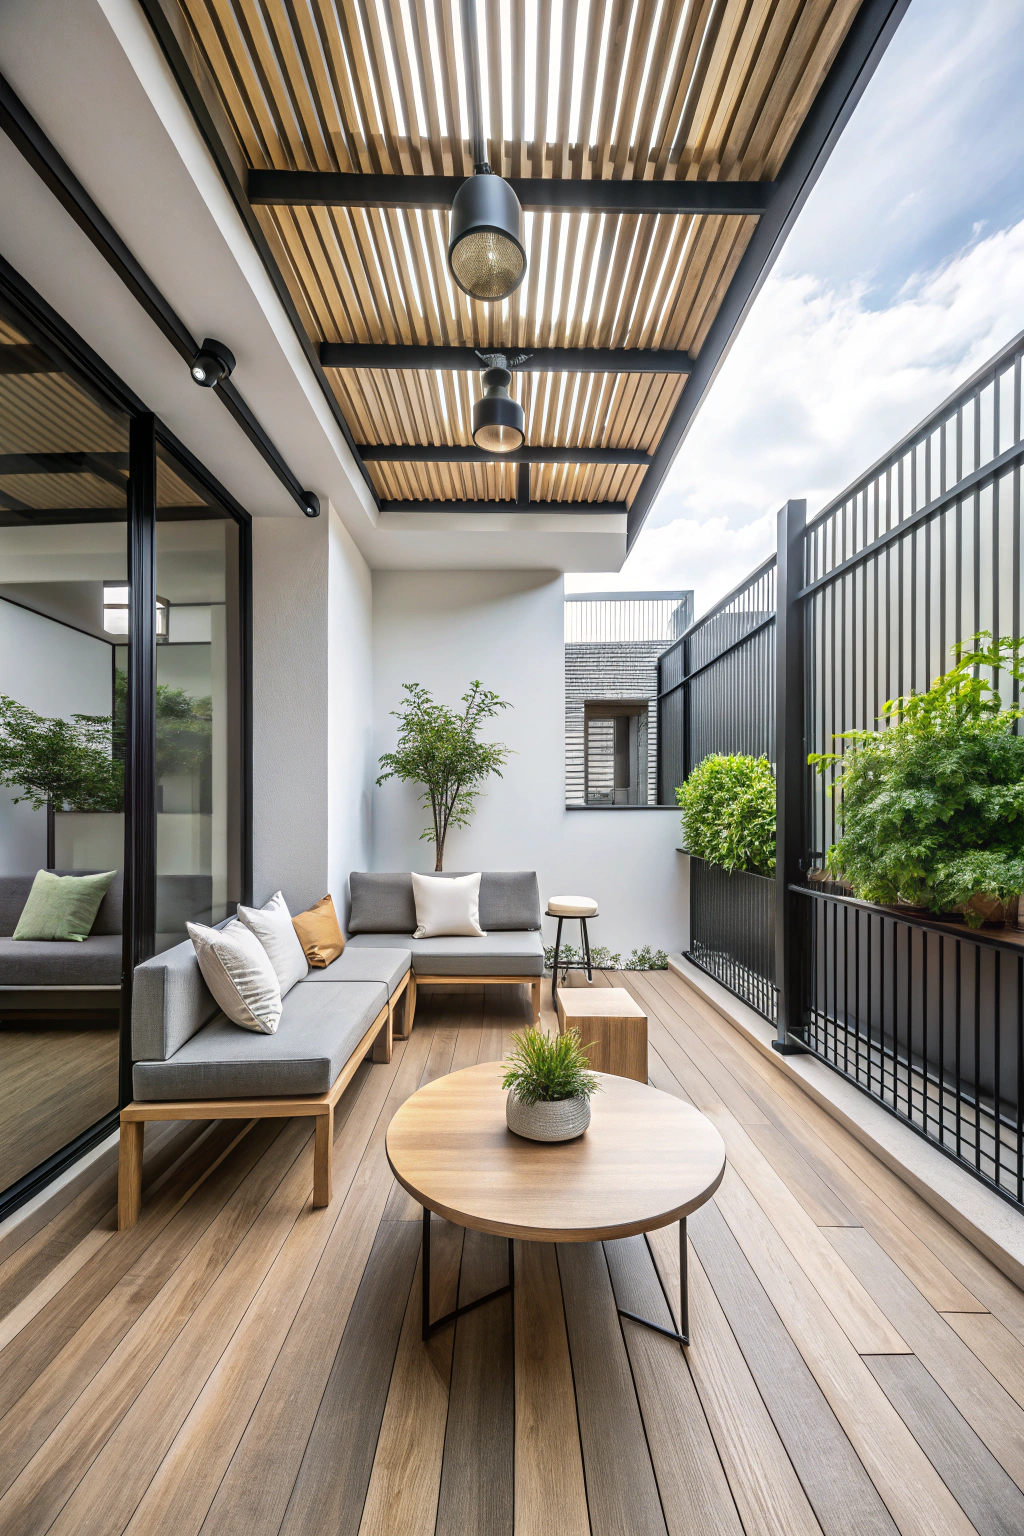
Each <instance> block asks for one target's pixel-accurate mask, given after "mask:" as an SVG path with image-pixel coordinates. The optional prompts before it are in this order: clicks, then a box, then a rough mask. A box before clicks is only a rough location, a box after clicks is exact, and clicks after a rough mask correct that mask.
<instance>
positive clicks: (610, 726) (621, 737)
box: [565, 592, 693, 806]
mask: <svg viewBox="0 0 1024 1536" xmlns="http://www.w3.org/2000/svg"><path fill="white" fill-rule="evenodd" d="M692 619H693V593H692V592H581V593H576V594H573V595H570V596H567V597H566V599H565V799H566V804H567V805H591V806H600V805H656V804H657V802H658V657H659V656H660V655H661V653H662V651H664V650H665V648H666V646H668V645H671V643H672V642H673V641H674V640H677V639H678V638H679V636H680V635H681V634H682V633H683V631H684V630H685V629H686V628H687V627H688V625H689V624H690V623H691V621H692Z"/></svg>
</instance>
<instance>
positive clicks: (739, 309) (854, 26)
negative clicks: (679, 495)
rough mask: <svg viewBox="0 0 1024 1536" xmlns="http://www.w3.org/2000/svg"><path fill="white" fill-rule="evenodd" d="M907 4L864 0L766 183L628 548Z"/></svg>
mask: <svg viewBox="0 0 1024 1536" xmlns="http://www.w3.org/2000/svg"><path fill="white" fill-rule="evenodd" d="M909 4H910V0H863V3H862V5H861V7H860V10H859V11H858V12H857V14H856V16H855V17H854V19H853V21H852V22H851V24H850V29H849V31H848V32H847V34H846V37H845V38H844V39H843V42H842V45H841V46H840V48H839V51H838V53H837V54H836V57H835V59H834V61H833V63H832V67H831V69H830V70H829V72H828V74H827V75H826V77H825V80H824V81H823V83H822V86H821V89H820V90H819V91H818V94H817V95H816V96H815V98H814V100H813V102H812V103H811V106H810V108H809V110H808V113H807V116H806V117H805V118H804V121H803V123H802V125H801V127H800V130H799V132H798V133H797V136H796V138H795V139H794V141H793V146H792V148H791V149H790V151H789V154H788V155H787V156H786V159H785V161H784V162H783V165H782V169H781V170H780V172H779V175H778V177H777V179H776V180H775V181H774V182H772V183H770V184H768V185H769V190H770V194H771V195H770V198H769V200H768V204H767V207H766V208H765V210H764V212H763V214H762V215H761V217H760V219H758V222H757V226H756V228H755V229H754V233H753V235H752V236H751V238H750V243H749V244H748V246H747V248H746V250H745V251H744V253H743V256H742V258H741V260H740V263H739V266H738V267H737V268H736V272H735V275H734V276H733V279H732V282H731V283H730V284H729V287H728V288H727V289H726V292H725V297H724V298H723V300H722V303H721V304H720V305H719V308H718V313H717V314H716V316H715V318H714V320H713V321H712V323H711V326H710V329H709V330H708V334H707V336H706V337H705V339H704V344H703V346H702V347H701V349H700V353H699V355H698V356H697V357H696V358H695V359H694V365H693V371H692V372H691V374H690V377H689V379H688V380H687V384H686V388H685V389H684V390H683V392H682V394H681V395H680V397H679V400H678V401H677V403H676V406H675V409H674V410H673V412H672V415H671V416H670V417H669V420H668V424H667V425H666V427H665V431H664V432H663V433H662V437H661V441H660V442H659V443H658V446H657V448H656V449H655V451H654V453H653V455H652V462H651V467H650V469H649V470H648V471H647V473H646V475H645V476H644V479H643V484H642V485H641V487H640V489H639V490H638V491H637V494H636V495H635V496H634V498H633V501H632V503H631V505H630V509H629V533H628V535H627V540H626V543H627V547H631V546H632V544H633V542H634V540H635V539H636V536H637V534H638V533H639V532H640V529H641V528H642V527H643V524H644V521H645V519H646V517H647V514H648V512H649V511H650V510H651V506H652V504H653V502H654V499H655V497H656V496H657V494H658V492H659V490H660V489H661V487H662V484H663V482H664V480H665V476H666V475H667V474H668V471H669V468H670V466H671V464H672V461H673V459H674V458H675V456H676V454H677V453H678V451H679V449H680V447H681V445H682V443H683V441H684V439H685V437H686V434H687V432H688V431H689V429H690V426H691V424H692V422H693V419H694V417H695V416H696V414H697V411H698V410H699V409H700V406H701V404H702V403H703V401H704V398H705V396H706V395H707V392H708V390H709V389H710V388H711V385H712V384H713V383H714V381H715V378H716V376H717V374H718V370H719V369H720V368H721V366H722V364H723V363H724V361H725V359H726V357H727V356H728V354H729V349H730V347H731V346H732V344H733V342H734V341H735V339H736V337H737V335H738V334H739V330H740V327H741V326H742V324H743V322H744V320H745V319H746V317H747V314H748V313H749V311H750V307H751V305H752V304H753V302H754V300H755V299H756V298H757V295H758V294H759V293H760V291H761V288H762V286H763V284H764V281H765V279H766V278H767V276H768V274H769V272H770V271H771V269H772V267H773V266H774V265H775V262H776V260H777V259H778V256H779V253H780V251H781V250H782V247H783V245H784V244H785V242H786V239H787V237H788V235H789V233H790V230H791V229H792V227H793V225H794V224H795V222H796V220H797V217H798V216H799V214H800V212H801V210H802V208H803V206H804V204H805V203H806V201H807V198H808V197H809V195H810V193H811V190H812V188H813V187H814V185H815V183H816V181H817V180H818V177H819V176H820V175H821V172H822V171H823V170H824V168H825V165H826V164H827V162H828V158H829V156H830V155H831V153H832V151H833V149H834V148H835V146H836V144H837V142H838V140H839V137H840V135H841V134H842V132H843V129H844V128H845V127H846V124H847V123H848V121H849V119H850V117H851V115H852V113H853V110H854V108H855V107H856V105H857V103H858V102H859V100H860V98H861V96H862V95H863V93H864V90H865V87H866V86H867V84H868V81H869V80H870V79H871V76H872V75H873V74H874V72H875V69H876V68H877V66H878V63H879V61H880V60H881V58H882V55H883V54H884V53H885V50H886V48H887V47H888V46H889V43H890V41H891V40H892V37H893V35H894V33H895V31H896V28H897V27H898V26H899V24H900V22H901V20H902V19H903V15H904V13H905V11H906V9H907V7H908V5H909ZM617 185H618V183H617ZM685 185H693V183H685Z"/></svg>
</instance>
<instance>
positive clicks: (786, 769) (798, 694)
mask: <svg viewBox="0 0 1024 1536" xmlns="http://www.w3.org/2000/svg"><path fill="white" fill-rule="evenodd" d="M806 523H807V503H806V501H787V502H786V505H785V506H784V507H783V508H782V509H781V511H780V512H779V519H778V527H779V534H778V538H779V542H778V566H777V571H776V594H777V596H776V622H775V778H776V784H775V818H776V824H775V984H776V987H777V989H778V1003H777V1015H776V1019H777V1026H778V1027H777V1034H776V1038H775V1039H774V1040H773V1041H772V1045H773V1046H774V1048H775V1049H776V1050H777V1051H781V1052H783V1054H784V1055H789V1054H795V1053H797V1052H801V1051H804V1050H806V1046H804V1045H802V1044H801V1043H800V1035H801V1033H802V1031H803V1027H804V1017H803V989H804V977H803V945H802V943H801V932H800V914H799V913H798V911H797V907H796V898H795V897H794V895H793V892H792V891H791V889H790V887H791V886H792V885H793V884H795V883H796V882H797V881H799V879H800V874H801V868H800V866H801V863H802V861H803V857H804V837H805V830H804V780H805V777H806V757H807V754H806V751H805V748H804V650H803V640H804V624H803V605H802V603H801V602H798V601H797V597H796V594H797V593H798V592H799V591H800V590H801V588H802V587H803V585H804V528H805V526H806Z"/></svg>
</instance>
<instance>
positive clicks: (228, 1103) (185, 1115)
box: [117, 981, 416, 1232]
mask: <svg viewBox="0 0 1024 1536" xmlns="http://www.w3.org/2000/svg"><path fill="white" fill-rule="evenodd" d="M337 985H338V986H344V985H345V983H344V982H338V983H337ZM403 992H404V993H405V995H406V1001H405V1005H404V1008H403V1018H402V1023H403V1026H404V1027H405V1034H403V1035H402V1036H401V1037H400V1038H402V1039H405V1038H407V1036H408V1032H409V1030H411V1028H412V1015H411V1011H410V1006H409V993H408V990H407V988H406V985H405V982H404V981H403V983H402V984H401V985H400V986H398V987H397V988H396V989H395V994H394V997H391V998H389V999H388V1001H387V1002H386V1003H385V1005H384V1007H383V1008H382V1009H381V1010H380V1012H379V1013H378V1015H377V1017H376V1018H375V1019H374V1021H373V1023H372V1024H371V1025H370V1027H369V1029H368V1030H367V1031H366V1033H365V1034H364V1035H363V1037H362V1039H361V1040H360V1041H359V1043H358V1045H357V1046H356V1048H355V1050H354V1051H353V1052H352V1054H351V1056H350V1057H349V1059H348V1061H347V1062H346V1063H345V1065H344V1066H343V1067H342V1069H341V1071H340V1072H339V1073H338V1076H337V1077H336V1078H335V1080H334V1082H333V1083H332V1084H331V1086H330V1088H329V1089H328V1091H327V1092H326V1093H321V1094H296V1095H292V1096H287V1097H282V1098H265V1099H264V1098H259V1099H150V1100H145V1101H142V1100H136V1101H134V1102H133V1103H131V1104H126V1105H125V1107H124V1109H122V1111H121V1140H120V1150H119V1153H118V1162H117V1228H118V1231H119V1232H123V1231H124V1229H125V1228H126V1227H132V1226H134V1225H135V1223H136V1222H137V1221H138V1219H139V1212H140V1211H141V1210H142V1155H143V1150H144V1146H145V1135H146V1121H147V1120H276V1119H290V1118H291V1117H292V1116H293V1115H302V1116H308V1115H312V1116H313V1117H314V1118H315V1127H314V1138H313V1205H314V1206H324V1205H330V1203H331V1162H332V1154H333V1149H334V1106H335V1105H336V1104H337V1102H338V1100H339V1099H340V1098H341V1096H342V1094H343V1093H344V1092H345V1089H346V1088H347V1087H348V1085H349V1083H350V1082H351V1081H352V1079H353V1077H355V1075H356V1072H357V1070H358V1069H359V1067H360V1066H361V1065H362V1063H363V1061H364V1060H365V1059H366V1057H367V1055H368V1054H369V1055H372V1057H373V1060H374V1061H375V1062H388V1061H390V1060H391V1042H392V1029H393V1024H394V1004H395V1002H396V1001H397V1000H398V998H399V997H401V996H402V994H403ZM415 995H416V994H415V989H413V993H412V997H413V1002H414V1003H415Z"/></svg>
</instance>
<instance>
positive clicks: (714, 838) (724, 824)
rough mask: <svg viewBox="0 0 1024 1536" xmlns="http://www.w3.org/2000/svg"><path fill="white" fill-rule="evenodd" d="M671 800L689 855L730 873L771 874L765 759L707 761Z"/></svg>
mask: <svg viewBox="0 0 1024 1536" xmlns="http://www.w3.org/2000/svg"><path fill="white" fill-rule="evenodd" d="M676 800H677V801H678V803H679V806H680V808H681V810H682V813H683V846H684V848H685V849H686V850H687V852H688V853H692V854H694V855H696V857H697V858H700V859H706V860H707V861H708V863H709V864H718V865H720V866H721V868H722V869H727V870H730V871H731V870H736V869H743V870H748V871H749V872H750V873H751V874H755V875H773V874H774V873H775V774H774V772H773V770H772V765H771V763H770V762H769V761H768V759H767V758H766V757H746V756H744V755H743V754H742V753H734V754H732V755H730V756H728V757H726V756H723V755H722V754H720V753H715V754H714V755H712V756H711V757H706V758H705V759H704V761H703V762H702V763H699V764H698V765H697V767H696V768H695V769H694V770H693V772H692V773H691V774H690V776H689V778H688V779H687V780H686V783H685V784H681V785H680V786H679V788H678V789H677V790H676Z"/></svg>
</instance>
